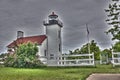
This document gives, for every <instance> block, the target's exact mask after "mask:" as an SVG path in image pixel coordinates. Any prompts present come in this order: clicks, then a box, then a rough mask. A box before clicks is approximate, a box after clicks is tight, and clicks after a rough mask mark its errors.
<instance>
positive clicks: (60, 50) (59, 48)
mask: <svg viewBox="0 0 120 80" xmlns="http://www.w3.org/2000/svg"><path fill="white" fill-rule="evenodd" d="M60 51H61V45H60V44H59V52H60Z"/></svg>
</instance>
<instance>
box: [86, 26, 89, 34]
mask: <svg viewBox="0 0 120 80" xmlns="http://www.w3.org/2000/svg"><path fill="white" fill-rule="evenodd" d="M86 29H87V34H89V29H88V26H87V24H86Z"/></svg>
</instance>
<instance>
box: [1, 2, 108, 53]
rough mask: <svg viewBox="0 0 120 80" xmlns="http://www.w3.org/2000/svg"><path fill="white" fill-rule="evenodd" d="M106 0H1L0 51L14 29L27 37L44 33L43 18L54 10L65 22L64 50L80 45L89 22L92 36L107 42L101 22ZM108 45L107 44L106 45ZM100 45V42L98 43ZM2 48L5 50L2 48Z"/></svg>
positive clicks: (103, 24)
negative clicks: (21, 31) (22, 32)
mask: <svg viewBox="0 0 120 80" xmlns="http://www.w3.org/2000/svg"><path fill="white" fill-rule="evenodd" d="M107 2H108V1H106V0H0V41H1V42H0V50H1V52H2V51H4V50H5V46H6V45H7V44H8V43H9V42H11V41H12V40H15V39H16V32H17V30H23V31H24V32H25V35H26V36H30V35H39V34H43V33H44V31H43V29H44V27H43V20H44V19H45V18H46V17H47V16H48V15H49V14H50V12H51V11H55V12H56V13H57V14H58V15H59V17H60V18H61V19H62V21H63V23H64V27H63V29H62V30H63V32H62V34H63V51H64V52H67V51H68V50H70V49H75V48H77V47H80V46H81V45H83V44H84V43H86V42H87V40H86V27H85V24H86V23H87V24H89V26H90V33H91V37H92V39H95V40H96V41H97V42H101V43H102V42H106V41H107V40H109V36H106V35H105V34H104V31H105V30H106V29H107V26H106V24H105V22H104V19H105V13H104V7H105V6H106V4H107ZM106 45H107V44H106ZM100 46H101V47H102V45H100ZM3 48H4V49H3Z"/></svg>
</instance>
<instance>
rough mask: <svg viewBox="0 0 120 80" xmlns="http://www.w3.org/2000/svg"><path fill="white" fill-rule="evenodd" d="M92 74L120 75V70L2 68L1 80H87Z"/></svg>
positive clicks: (96, 68)
mask: <svg viewBox="0 0 120 80" xmlns="http://www.w3.org/2000/svg"><path fill="white" fill-rule="evenodd" d="M92 73H120V68H119V67H117V68H112V66H111V65H98V66H96V67H95V68H94V67H91V68H85V67H77V68H70V67H69V68H40V69H18V68H6V67H0V80H85V78H86V77H87V76H88V75H90V74H92Z"/></svg>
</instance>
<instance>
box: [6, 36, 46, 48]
mask: <svg viewBox="0 0 120 80" xmlns="http://www.w3.org/2000/svg"><path fill="white" fill-rule="evenodd" d="M46 38H47V36H46V35H39V36H29V37H21V38H18V39H16V40H15V41H13V42H12V43H10V44H9V45H8V46H7V47H8V48H12V47H16V46H18V45H19V44H23V43H28V42H32V43H37V44H39V45H40V44H42V43H43V41H44V40H45V39H46Z"/></svg>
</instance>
